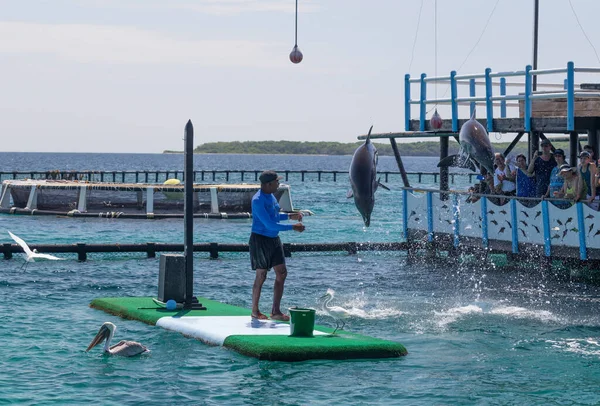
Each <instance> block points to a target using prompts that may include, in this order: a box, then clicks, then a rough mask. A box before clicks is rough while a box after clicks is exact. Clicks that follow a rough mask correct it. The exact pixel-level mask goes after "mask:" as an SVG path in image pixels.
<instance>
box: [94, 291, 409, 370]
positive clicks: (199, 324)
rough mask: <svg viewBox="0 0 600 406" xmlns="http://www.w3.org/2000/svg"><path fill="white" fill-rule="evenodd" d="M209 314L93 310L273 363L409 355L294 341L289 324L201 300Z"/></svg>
mask: <svg viewBox="0 0 600 406" xmlns="http://www.w3.org/2000/svg"><path fill="white" fill-rule="evenodd" d="M198 300H199V302H200V303H202V304H203V305H204V306H205V307H206V308H207V310H185V309H180V310H173V311H170V310H167V309H165V308H164V307H162V306H160V305H158V304H156V303H155V302H154V301H153V300H152V298H150V297H107V298H99V299H94V300H93V301H92V302H91V304H90V306H91V307H93V308H96V309H99V310H103V311H105V312H107V313H110V314H114V315H116V316H119V317H122V318H125V319H131V320H139V321H143V322H144V323H148V324H152V325H158V326H161V327H163V328H166V329H169V330H173V331H177V332H180V333H182V334H184V335H186V336H191V337H194V338H198V339H200V340H202V341H204V342H206V343H208V344H213V345H222V346H224V347H226V348H230V349H232V350H235V351H237V352H239V353H241V354H244V355H248V356H252V357H256V358H259V359H261V360H271V361H305V360H310V359H352V358H392V357H400V356H403V355H406V354H407V351H406V348H404V346H403V345H402V344H400V343H397V342H394V341H387V340H382V339H378V338H373V337H368V336H363V335H359V334H354V333H350V332H347V331H339V330H338V332H337V333H336V334H335V335H332V334H331V333H332V332H333V329H331V328H328V327H322V326H315V329H314V337H290V336H289V334H290V327H289V323H282V322H274V321H271V320H266V321H258V320H253V319H252V318H251V317H250V310H249V309H244V308H241V307H237V306H232V305H228V304H224V303H221V302H217V301H214V300H210V299H206V298H198Z"/></svg>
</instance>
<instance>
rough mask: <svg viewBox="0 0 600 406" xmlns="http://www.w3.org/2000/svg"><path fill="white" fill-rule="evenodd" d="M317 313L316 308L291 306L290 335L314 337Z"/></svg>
mask: <svg viewBox="0 0 600 406" xmlns="http://www.w3.org/2000/svg"><path fill="white" fill-rule="evenodd" d="M315 313H316V311H315V309H303V308H300V307H292V308H290V337H312V336H313V330H314V329H315Z"/></svg>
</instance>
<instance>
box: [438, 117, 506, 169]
mask: <svg viewBox="0 0 600 406" xmlns="http://www.w3.org/2000/svg"><path fill="white" fill-rule="evenodd" d="M458 142H459V144H460V152H459V153H458V155H450V156H447V157H446V158H444V159H442V160H441V161H440V162H439V163H438V165H437V166H438V167H440V166H459V167H462V168H470V169H471V170H476V166H479V168H480V169H481V168H485V169H487V171H488V173H494V148H493V147H492V144H491V143H490V137H489V136H488V134H487V131H486V130H485V128H484V127H483V126H482V125H481V123H479V121H477V120H475V111H473V115H472V116H471V118H470V119H469V120H468V121H467V122H466V123H464V124H463V126H462V127H461V128H460V133H459V134H458ZM473 161H474V162H473Z"/></svg>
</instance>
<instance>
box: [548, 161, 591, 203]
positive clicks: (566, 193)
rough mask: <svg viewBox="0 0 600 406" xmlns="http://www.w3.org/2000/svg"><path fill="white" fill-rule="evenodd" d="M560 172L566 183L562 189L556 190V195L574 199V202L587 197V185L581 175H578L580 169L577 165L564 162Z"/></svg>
mask: <svg viewBox="0 0 600 406" xmlns="http://www.w3.org/2000/svg"><path fill="white" fill-rule="evenodd" d="M559 173H560V176H562V177H563V179H564V180H565V183H563V187H562V189H561V190H560V191H558V192H555V197H562V198H565V199H568V200H572V201H573V202H578V201H580V200H582V199H585V194H586V192H585V187H584V185H583V182H582V181H581V177H580V176H578V173H579V171H578V170H577V167H575V166H570V165H569V164H564V165H562V166H561V167H560V172H559ZM571 204H572V203H571ZM571 204H569V205H571Z"/></svg>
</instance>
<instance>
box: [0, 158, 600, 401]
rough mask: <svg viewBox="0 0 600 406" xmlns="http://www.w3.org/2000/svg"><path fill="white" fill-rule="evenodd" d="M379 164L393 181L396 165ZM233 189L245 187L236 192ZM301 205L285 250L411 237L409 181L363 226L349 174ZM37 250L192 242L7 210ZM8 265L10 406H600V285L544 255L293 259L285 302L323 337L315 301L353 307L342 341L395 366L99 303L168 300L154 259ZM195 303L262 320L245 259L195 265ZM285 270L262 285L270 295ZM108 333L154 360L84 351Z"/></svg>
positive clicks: (306, 196)
mask: <svg viewBox="0 0 600 406" xmlns="http://www.w3.org/2000/svg"><path fill="white" fill-rule="evenodd" d="M350 159H351V157H349V156H345V157H325V156H282V155H279V156H240V155H225V156H221V155H201V156H196V157H195V167H196V168H197V169H247V170H253V169H263V168H274V169H279V170H285V169H290V170H292V169H324V170H326V169H329V170H346V169H347V168H348V165H349V163H350ZM435 163H436V160H435V158H411V157H408V158H406V159H405V166H406V167H407V170H409V171H433V170H434V169H435ZM182 166H183V157H182V156H181V155H162V154H154V155H153V154H139V155H136V154H21V153H0V171H7V170H51V169H71V170H85V169H90V170H92V169H93V170H152V169H154V170H157V169H176V168H180V167H182ZM380 169H382V170H395V169H396V168H395V161H394V159H393V158H392V157H381V158H380ZM233 180H235V179H233ZM289 183H290V184H291V186H292V197H293V200H294V205H295V206H296V207H297V208H307V209H310V210H312V211H313V212H314V213H315V216H311V217H307V218H306V220H305V225H306V227H307V230H306V231H305V232H304V233H301V234H300V233H294V232H286V233H283V234H282V239H283V240H284V241H286V242H325V241H326V242H329V241H358V242H363V243H368V242H381V241H398V240H399V239H400V231H401V230H400V222H399V218H400V216H401V205H400V191H399V186H400V185H401V183H400V179H392V178H391V179H390V181H389V183H388V186H389V187H390V188H391V191H385V190H380V191H378V192H377V201H376V205H375V210H374V213H373V219H372V224H371V227H369V228H364V227H363V225H362V222H361V220H360V217H359V215H358V212H357V211H356V209H355V208H354V205H353V203H352V201H351V200H348V199H346V197H345V196H346V190H347V189H348V184H347V180H346V179H341V180H339V181H338V182H333V181H332V180H325V181H323V182H317V181H316V180H314V179H311V178H310V176H308V177H307V180H306V181H305V182H301V181H300V179H299V178H298V179H295V178H293V177H292V178H290V182H289ZM194 227H195V228H194V239H195V241H196V242H234V243H241V242H246V241H247V239H248V234H249V230H250V221H249V220H235V221H226V220H203V219H198V220H196V221H195V223H194ZM8 230H10V231H12V232H13V233H15V234H17V235H19V236H21V237H22V238H24V239H25V240H26V241H28V242H30V243H77V242H86V243H99V242H107V243H114V242H122V243H125V242H138V243H143V242H149V241H155V242H182V241H183V221H182V220H157V221H145V220H125V219H117V220H115V219H65V218H54V217H44V216H30V217H27V216H11V215H0V243H11V242H12V241H11V240H10V238H9V236H8V233H7V231H8ZM61 256H62V257H64V258H65V260H64V261H52V262H36V263H32V264H29V265H28V266H27V268H22V265H23V258H22V256H20V255H15V256H14V258H13V259H12V260H8V261H4V260H0V323H1V325H2V330H1V331H0V340H1V341H0V404H25V405H27V404H31V405H39V404H44V405H48V404H57V405H68V404H72V405H82V404H86V403H90V402H94V403H98V404H102V405H133V404H146V405H165V404H169V405H170V404H190V405H204V404H207V405H213V404H219V405H220V404H227V405H229V404H231V405H238V404H239V405H309V404H310V405H313V404H315V405H328V404H334V403H335V404H352V405H372V404H374V405H389V404H398V405H432V404H436V405H441V404H443V405H457V404H460V405H470V404H484V405H487V404H491V405H521V404H528V405H529V404H540V405H547V404H561V405H562V404H570V405H579V404H581V405H594V404H599V403H600V391H599V390H598V387H599V384H600V314H599V312H598V309H599V304H600V288H598V287H597V286H595V285H591V284H585V283H581V282H578V279H575V278H571V277H570V276H571V274H570V272H569V270H568V269H559V268H556V269H555V273H551V274H541V273H540V272H539V271H538V270H537V267H536V260H535V259H534V258H532V259H531V261H529V263H523V264H522V265H521V266H519V267H511V268H508V267H502V266H499V265H495V264H494V263H491V262H484V261H482V260H480V259H477V258H462V259H461V260H459V261H450V260H449V259H443V258H442V259H438V260H437V261H433V260H430V259H427V258H423V259H422V260H420V261H417V262H414V263H408V262H407V260H406V257H405V256H404V254H403V253H398V252H371V251H364V252H361V251H359V252H358V253H357V254H355V255H349V254H346V253H319V254H309V253H294V255H293V256H292V258H289V259H288V268H289V276H288V280H287V282H286V291H285V294H284V297H283V303H282V305H283V307H284V308H286V307H291V306H302V307H304V306H308V307H315V308H317V309H318V311H317V324H322V325H333V322H332V320H331V319H330V318H329V317H328V316H327V315H325V314H324V313H323V312H322V311H321V310H320V303H319V301H318V298H319V297H320V296H322V295H323V294H324V293H325V291H326V290H327V288H332V289H334V290H335V291H336V297H335V299H334V303H335V304H337V305H339V306H343V307H346V308H348V309H351V311H352V312H353V314H354V316H353V317H352V318H351V319H350V320H349V322H348V323H347V326H346V329H347V330H349V331H353V332H357V333H360V334H367V335H370V336H374V337H379V338H383V339H388V340H394V341H399V342H401V343H403V344H404V345H405V346H406V348H407V349H408V352H409V354H408V355H407V356H406V357H402V358H399V359H388V360H349V361H327V360H321V361H306V362H299V363H283V362H266V361H258V360H256V359H254V358H248V357H245V356H242V355H239V354H237V353H235V352H233V351H230V350H227V349H224V348H221V347H212V346H207V345H204V344H202V343H201V342H199V341H197V340H194V339H189V338H186V337H184V336H182V335H180V334H178V333H174V332H169V331H166V330H163V329H161V328H158V327H155V326H149V325H146V324H144V323H141V322H138V321H131V320H122V319H120V318H117V317H114V316H111V315H108V314H106V313H104V312H101V311H98V310H94V309H91V308H89V303H90V301H91V300H92V299H93V298H96V297H103V296H156V293H157V284H158V258H155V259H148V258H145V257H144V256H143V255H140V254H127V253H124V254H118V255H117V254H110V255H101V254H97V255H94V254H91V255H89V257H88V258H89V259H88V261H87V262H77V260H76V256H75V255H67V254H62V255H61ZM194 272H195V279H194V282H195V285H194V293H195V294H196V295H198V296H206V297H209V298H211V299H215V300H220V301H223V302H225V303H230V304H233V305H236V306H244V307H248V308H249V307H250V304H251V298H250V292H251V285H252V282H253V277H254V275H253V273H252V271H251V270H250V265H249V259H248V255H247V254H243V253H222V254H221V256H220V258H219V259H217V260H210V259H209V258H208V255H207V254H200V253H199V254H196V255H195V261H194ZM272 282H273V275H272V274H271V275H269V279H268V280H267V282H266V284H265V288H264V289H263V297H262V301H261V303H262V306H261V308H262V309H263V311H265V312H266V311H268V309H269V306H270V300H271V299H272V289H271V284H272ZM105 321H112V322H113V323H115V324H116V325H117V327H118V330H117V333H116V336H115V339H116V340H120V339H134V340H137V341H140V342H142V343H144V344H145V345H147V346H148V347H150V349H151V351H152V352H151V353H150V354H148V355H143V356H141V357H138V358H133V359H124V358H117V357H106V356H103V355H102V354H101V351H100V350H99V349H97V348H96V349H94V350H92V351H91V352H89V353H86V352H85V348H86V347H87V345H88V344H89V342H90V341H91V339H92V338H93V336H94V335H95V333H96V332H97V330H98V328H99V327H100V325H101V324H102V323H103V322H105Z"/></svg>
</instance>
